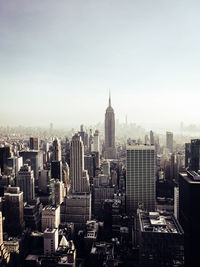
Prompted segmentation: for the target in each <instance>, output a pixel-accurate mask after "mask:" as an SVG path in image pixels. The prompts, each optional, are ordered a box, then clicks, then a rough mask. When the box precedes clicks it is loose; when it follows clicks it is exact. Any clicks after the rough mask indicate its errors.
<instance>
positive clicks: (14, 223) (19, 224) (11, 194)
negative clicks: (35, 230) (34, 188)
mask: <svg viewBox="0 0 200 267" xmlns="http://www.w3.org/2000/svg"><path fill="white" fill-rule="evenodd" d="M4 198H5V201H4V204H3V206H4V209H3V211H4V214H3V216H4V217H5V224H4V226H5V227H4V228H5V229H4V230H5V232H7V233H8V234H9V235H11V236H15V235H18V234H20V233H21V232H22V231H23V229H24V210H23V208H24V206H23V192H21V191H20V188H19V187H8V188H7V191H6V193H5V194H4Z"/></svg>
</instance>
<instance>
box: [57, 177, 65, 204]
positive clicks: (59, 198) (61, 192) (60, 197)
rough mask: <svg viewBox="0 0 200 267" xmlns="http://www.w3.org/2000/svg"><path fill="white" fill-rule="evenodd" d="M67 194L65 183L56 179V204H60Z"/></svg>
mask: <svg viewBox="0 0 200 267" xmlns="http://www.w3.org/2000/svg"><path fill="white" fill-rule="evenodd" d="M65 195H66V190H65V186H64V183H63V182H61V181H59V180H58V179H57V180H56V181H55V205H56V206H57V205H60V204H61V203H62V202H63V199H64V197H65Z"/></svg>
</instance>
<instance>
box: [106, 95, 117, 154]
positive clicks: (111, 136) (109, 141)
mask: <svg viewBox="0 0 200 267" xmlns="http://www.w3.org/2000/svg"><path fill="white" fill-rule="evenodd" d="M104 157H105V159H115V158H116V149H115V113H114V109H113V108H112V107H111V97H110V95H109V105H108V107H107V109H106V114H105V152H104Z"/></svg>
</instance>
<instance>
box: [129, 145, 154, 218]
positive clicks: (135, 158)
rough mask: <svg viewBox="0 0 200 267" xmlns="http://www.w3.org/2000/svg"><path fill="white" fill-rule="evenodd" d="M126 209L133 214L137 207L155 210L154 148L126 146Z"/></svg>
mask: <svg viewBox="0 0 200 267" xmlns="http://www.w3.org/2000/svg"><path fill="white" fill-rule="evenodd" d="M126 153H127V155H126V164H127V172H126V208H127V212H129V213H134V212H135V211H136V210H137V208H138V206H139V205H142V206H143V208H144V209H145V210H149V211H151V210H154V209H155V199H156V190H155V147H154V146H145V145H128V146H127V149H126Z"/></svg>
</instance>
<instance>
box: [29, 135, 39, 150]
mask: <svg viewBox="0 0 200 267" xmlns="http://www.w3.org/2000/svg"><path fill="white" fill-rule="evenodd" d="M30 149H31V150H39V149H40V139H39V137H30Z"/></svg>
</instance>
